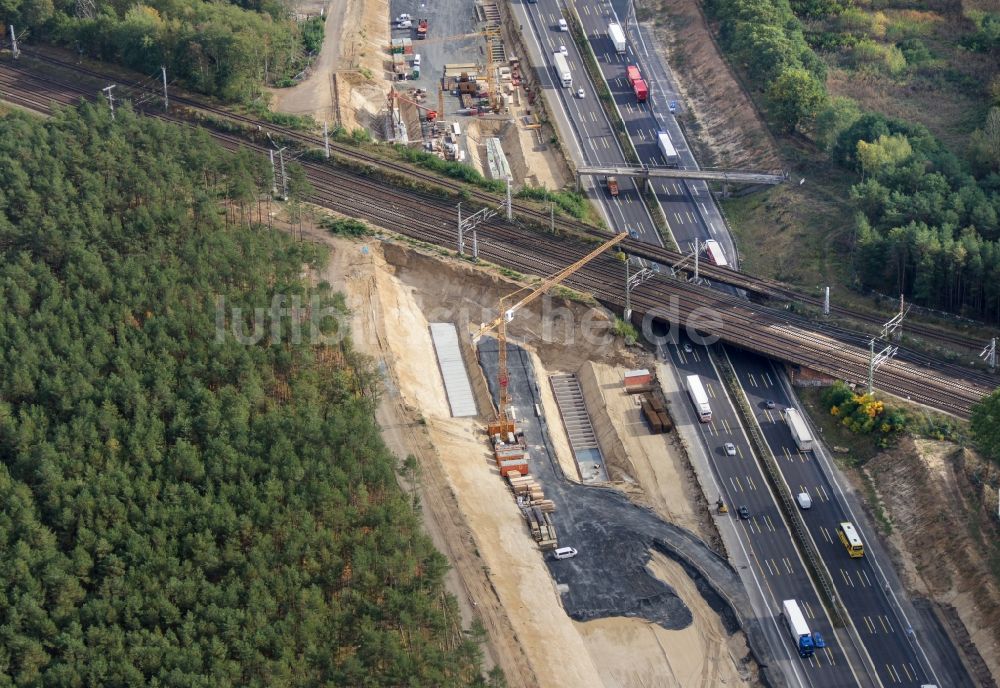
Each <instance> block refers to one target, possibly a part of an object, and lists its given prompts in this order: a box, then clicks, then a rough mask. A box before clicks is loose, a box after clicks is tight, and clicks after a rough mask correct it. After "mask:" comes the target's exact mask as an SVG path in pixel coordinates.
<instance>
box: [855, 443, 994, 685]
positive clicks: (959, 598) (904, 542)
mask: <svg viewBox="0 0 1000 688" xmlns="http://www.w3.org/2000/svg"><path fill="white" fill-rule="evenodd" d="M864 470H865V472H866V473H867V474H868V475H869V476H870V477H871V479H872V481H873V483H874V485H875V488H876V492H877V495H878V499H879V502H880V503H881V505H882V506H883V507H884V508H885V509H886V511H887V515H888V516H889V518H890V520H891V522H892V525H893V529H892V533H891V534H890V535H889V541H890V543H891V544H892V546H893V549H894V550H895V555H896V556H895V557H894V558H896V559H897V560H898V562H899V563H900V564H902V566H901V567H900V568H901V571H902V574H903V579H904V581H905V582H906V586H907V587H908V588H910V589H911V590H913V591H915V592H916V593H917V594H920V595H928V596H930V597H931V598H932V599H934V600H935V602H937V603H938V605H940V608H941V609H942V611H943V614H942V615H943V616H944V618H945V620H946V625H947V626H948V629H949V632H950V633H952V635H953V636H954V639H955V640H956V641H957V642H956V646H957V647H959V648H960V649H962V650H967V649H968V646H969V644H970V641H971V643H974V644H975V647H976V649H978V651H979V655H980V657H981V660H982V662H983V664H980V663H979V660H978V659H977V658H976V657H975V656H967V657H966V659H967V660H968V661H970V663H971V666H970V668H971V670H972V672H973V673H974V675H975V676H976V678H977V679H978V680H979V681H982V682H983V684H984V685H987V683H986V680H987V679H988V678H989V676H990V675H992V679H993V680H994V681H995V680H996V679H997V677H1000V585H998V583H997V579H996V576H995V574H992V571H991V568H992V567H991V565H990V563H989V561H988V560H987V557H988V554H987V553H988V552H989V550H990V548H989V546H988V545H987V543H986V542H985V540H988V539H989V538H991V537H994V536H995V535H994V533H993V532H990V530H989V529H988V528H984V527H983V526H981V525H980V524H981V523H984V522H985V523H990V522H992V516H990V517H987V514H990V515H992V514H995V513H996V510H997V504H996V492H995V491H994V490H993V489H992V488H989V487H986V488H985V489H984V487H983V486H984V485H989V484H996V482H997V481H998V479H1000V471H998V469H997V468H995V467H993V466H990V465H989V464H988V463H987V462H986V461H984V460H983V459H982V458H981V457H979V456H978V455H976V454H975V453H973V452H971V451H968V450H963V449H961V448H959V447H957V446H956V445H955V444H952V443H950V442H935V441H931V440H916V441H914V440H911V439H908V438H907V439H905V440H903V441H901V442H900V443H899V445H898V446H897V447H895V448H893V449H891V450H889V451H887V452H883V453H881V454H879V455H878V456H876V457H875V458H874V459H872V460H871V461H869V462H868V463H867V464H866V465H865V468H864Z"/></svg>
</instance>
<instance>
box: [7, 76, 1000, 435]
mask: <svg viewBox="0 0 1000 688" xmlns="http://www.w3.org/2000/svg"><path fill="white" fill-rule="evenodd" d="M8 67H9V65H7V64H4V65H2V66H0V90H2V91H3V93H4V97H6V98H7V99H8V100H11V101H12V102H16V103H17V104H19V105H22V106H23V107H29V108H31V109H34V110H41V111H47V110H48V109H49V104H50V101H54V102H57V103H62V104H70V103H74V102H76V101H78V100H79V99H80V98H87V99H90V100H93V99H95V95H96V92H95V91H94V90H93V89H88V88H87V87H85V86H82V85H80V84H79V83H77V84H72V83H68V82H66V81H64V80H60V79H56V78H52V77H48V76H44V75H39V74H35V73H32V72H31V71H30V70H27V69H23V68H20V67H19V68H16V69H8ZM93 74H97V73H96V72H95V73H93ZM105 78H106V77H105ZM184 100H185V99H175V102H178V101H179V102H181V103H184ZM187 100H189V102H190V105H186V106H187V107H198V108H203V107H204V106H202V105H201V104H200V103H197V101H194V100H190V99H187ZM210 112H217V113H218V114H220V115H224V116H226V117H230V118H235V119H238V120H243V121H244V122H247V123H254V124H255V121H254V120H252V119H249V118H245V117H242V116H236V117H233V116H232V115H230V114H229V113H226V112H224V111H222V110H218V109H212V110H210ZM149 114H150V115H155V116H159V117H163V118H165V119H171V120H175V119H176V118H175V117H169V116H167V115H166V113H162V112H149ZM185 123H186V124H189V125H190V123H189V122H185ZM268 128H269V129H272V130H274V129H278V130H279V132H281V133H282V135H285V133H284V132H285V131H288V132H289V133H288V136H289V137H291V134H292V133H294V134H295V137H296V138H298V139H299V140H304V141H312V142H313V143H316V144H317V145H321V143H322V142H321V141H319V140H316V139H310V138H309V137H304V136H302V135H301V134H300V133H298V132H290V130H282V129H281V128H274V127H270V125H268ZM212 135H213V136H214V137H215V138H216V139H218V140H219V141H220V143H221V144H222V145H224V146H225V147H227V148H230V149H236V148H240V147H244V148H245V147H251V148H254V149H256V150H258V151H260V152H261V153H266V151H267V148H266V147H265V146H263V145H261V144H259V143H254V142H250V141H247V140H246V139H245V138H243V137H240V136H237V135H233V134H224V133H219V132H212ZM345 150H346V151H347V152H348V153H350V154H351V155H352V157H354V158H355V159H357V158H358V157H359V156H358V155H357V154H358V151H357V150H356V149H354V148H346V149H345ZM360 157H361V158H362V159H364V158H365V156H364V155H362V156H360ZM367 157H368V158H369V160H370V161H371V164H376V163H377V164H378V165H380V166H383V165H385V163H384V162H383V161H381V160H377V159H375V158H374V157H372V156H367ZM301 164H302V165H303V167H304V168H305V169H306V172H307V175H308V177H309V179H310V181H311V182H312V185H313V187H314V189H315V191H314V193H313V195H312V198H310V199H309V200H311V201H312V202H314V203H316V204H318V205H321V206H324V207H328V208H330V209H332V210H335V211H338V212H340V213H343V214H346V215H351V216H355V217H359V218H363V219H366V220H368V221H370V222H371V223H372V224H375V225H378V226H383V227H386V228H387V229H390V230H392V231H395V232H398V233H401V234H404V235H407V236H411V237H413V238H416V239H420V240H422V241H426V242H429V243H433V244H437V245H440V246H445V247H453V245H454V242H455V239H456V237H455V229H454V207H453V205H452V203H451V202H450V201H449V200H446V199H442V198H441V197H439V196H435V195H433V194H431V193H427V192H421V191H416V190H411V189H398V188H395V187H394V186H393V185H392V184H390V183H388V182H385V181H380V180H376V179H372V178H368V177H364V176H363V175H360V174H357V173H354V172H350V171H347V170H344V169H341V168H338V167H335V166H332V165H328V164H321V163H315V162H310V161H303V162H302V163H301ZM407 172H409V170H407ZM419 176H420V178H423V179H427V180H428V181H433V182H434V183H435V184H439V183H440V179H439V178H438V177H437V176H435V175H430V174H429V173H425V172H420V175H419ZM455 188H456V189H467V188H468V187H466V185H455ZM473 198H477V195H476V194H473ZM478 198H482V199H483V200H484V201H485V203H484V205H494V204H495V202H496V198H494V197H493V196H491V195H489V194H479V195H478ZM417 207H419V210H420V212H419V213H414V212H413V211H414V208H417ZM521 207H523V208H525V214H526V215H528V216H529V217H530V216H531V213H532V212H535V213H537V212H538V211H537V210H535V209H531V208H530V207H527V206H521ZM544 219H547V217H544ZM572 234H573V236H569V237H563V238H556V237H553V236H551V235H546V234H541V233H536V232H530V231H525V230H524V229H523V228H519V227H517V226H514V225H510V224H508V223H506V222H504V221H500V220H494V221H491V222H489V223H486V224H484V225H481V226H480V228H479V235H480V239H479V251H480V256H481V257H482V258H484V259H485V260H488V261H490V262H492V263H495V264H498V265H502V266H505V267H508V268H510V269H514V270H517V271H519V272H522V273H525V274H535V275H546V274H551V273H553V272H556V271H557V270H559V269H561V268H562V267H564V266H565V265H566V264H567V263H570V262H573V261H574V260H575V259H576V258H579V257H582V256H583V255H584V254H586V253H587V252H589V251H590V250H591V249H592V247H593V244H592V242H587V241H585V239H587V238H588V237H594V236H596V234H594V233H589V234H588V233H587V232H583V233H581V232H580V230H579V227H578V226H574V231H573V233H572ZM581 234H582V236H581ZM625 243H626V244H628V245H627V246H626V250H627V251H629V252H631V251H632V247H633V246H635V247H636V248H637V249H641V250H636V251H635V253H636V254H641V253H646V254H647V255H646V256H645V257H648V258H650V259H652V260H656V258H654V257H653V256H651V255H649V254H651V253H652V254H658V253H660V252H659V251H656V250H653V251H650V250H649V247H648V246H646V245H643V244H639V243H638V242H632V243H628V242H625ZM657 262H660V261H659V260H658V261H657ZM727 272H731V271H727ZM733 274H738V273H733ZM623 275H624V268H623V266H622V264H621V262H620V261H618V260H616V259H615V258H614V257H613V256H610V255H606V256H602V257H601V258H599V259H597V260H595V261H593V262H592V263H591V264H590V265H589V266H587V268H585V269H584V270H581V271H580V272H578V273H577V274H576V275H574V276H573V277H572V278H571V279H570V280H569V281H568V282H567V286H570V287H572V288H574V289H577V290H579V291H582V292H586V293H591V294H594V296H595V297H596V298H598V299H599V300H600V301H602V302H603V303H605V304H606V305H608V306H610V307H612V308H616V309H617V308H620V307H621V306H622V305H623V302H624V295H623V293H622V291H621V288H620V287H618V286H617V285H620V284H622V281H623ZM664 304H675V308H674V313H673V314H671V315H670V316H669V318H665V319H672V320H680V321H681V322H690V319H691V318H692V316H695V315H697V314H698V313H699V312H703V311H710V312H714V313H717V314H718V315H719V322H718V323H717V324H710V323H704V324H703V325H702V326H701V327H700V328H699V329H700V330H702V331H704V332H705V333H706V334H709V335H714V336H718V337H719V338H720V339H722V340H723V341H726V342H729V343H731V344H734V345H736V346H740V347H743V348H746V349H750V350H752V351H757V352H759V353H762V354H764V355H767V356H771V357H774V358H778V359H781V360H788V361H791V362H793V363H796V364H799V365H803V366H807V367H810V368H814V369H816V370H819V371H821V372H824V373H827V374H829V375H833V376H835V377H838V378H841V379H846V380H849V381H853V382H862V381H864V380H865V379H866V377H867V350H866V349H865V348H864V345H866V344H867V337H866V336H865V335H860V334H858V333H854V332H851V331H849V330H841V329H839V328H832V327H824V328H820V329H818V328H817V326H816V325H815V324H814V323H811V322H809V321H808V320H806V319H805V318H802V317H799V316H796V315H794V314H790V313H787V312H785V311H782V310H780V309H774V308H768V307H764V306H760V305H757V304H754V303H751V302H749V301H746V300H745V299H741V298H738V297H735V296H730V295H727V294H724V293H721V292H719V291H717V290H713V289H710V288H707V287H703V286H699V285H694V284H691V283H688V282H685V281H681V280H673V279H662V280H651V281H649V282H646V283H645V284H644V285H642V286H641V287H639V288H638V289H637V290H635V291H634V292H633V294H632V306H633V309H634V310H635V311H636V312H639V313H648V312H654V313H655V312H659V311H662V309H663V306H664ZM875 380H876V384H877V386H878V387H879V388H880V389H883V390H885V391H887V392H890V393H892V394H896V395H898V396H901V397H905V398H909V399H912V400H913V401H916V402H919V403H923V404H927V405H929V406H932V407H935V408H939V409H941V410H944V411H947V412H950V413H954V414H956V415H959V416H968V414H969V411H970V409H971V406H972V404H974V403H975V402H976V401H977V400H978V399H979V398H981V397H982V396H983V395H984V394H986V393H988V392H989V391H990V390H991V389H992V387H993V386H995V379H993V378H990V377H988V376H985V375H983V374H980V373H974V372H972V371H970V370H967V369H965V368H961V367H959V366H953V365H950V364H944V363H941V362H939V361H934V360H933V359H930V358H929V357H926V356H923V355H922V354H918V353H916V352H910V351H906V350H902V351H901V354H900V356H899V357H898V358H897V359H895V360H893V361H890V362H889V363H887V364H886V365H885V366H883V367H882V368H881V369H880V370H879V371H878V372H877V373H876V376H875Z"/></svg>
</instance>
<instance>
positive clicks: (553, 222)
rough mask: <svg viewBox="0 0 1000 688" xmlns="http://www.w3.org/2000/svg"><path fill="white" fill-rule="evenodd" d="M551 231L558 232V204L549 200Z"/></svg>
mask: <svg viewBox="0 0 1000 688" xmlns="http://www.w3.org/2000/svg"><path fill="white" fill-rule="evenodd" d="M549 231H550V232H552V233H553V234H555V233H556V204H555V203H553V202H552V201H549Z"/></svg>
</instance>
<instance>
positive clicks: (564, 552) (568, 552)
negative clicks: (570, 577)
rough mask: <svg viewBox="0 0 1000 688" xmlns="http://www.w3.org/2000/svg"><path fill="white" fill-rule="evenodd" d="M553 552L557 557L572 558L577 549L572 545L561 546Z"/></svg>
mask: <svg viewBox="0 0 1000 688" xmlns="http://www.w3.org/2000/svg"><path fill="white" fill-rule="evenodd" d="M552 554H553V555H554V556H555V558H556V559H572V558H573V557H575V556H576V555H577V551H576V550H575V549H574V548H572V547H559V548H558V549H556V551H555V552H553V553H552Z"/></svg>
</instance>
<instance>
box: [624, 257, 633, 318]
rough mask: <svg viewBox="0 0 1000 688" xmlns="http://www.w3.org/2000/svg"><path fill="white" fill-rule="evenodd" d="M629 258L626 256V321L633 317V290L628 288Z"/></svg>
mask: <svg viewBox="0 0 1000 688" xmlns="http://www.w3.org/2000/svg"><path fill="white" fill-rule="evenodd" d="M628 262H629V261H628V256H625V312H624V313H623V314H622V315H623V316H624V318H625V320H628V319H629V318H631V317H632V293H631V292H632V290H631V289H629V288H628Z"/></svg>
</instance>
